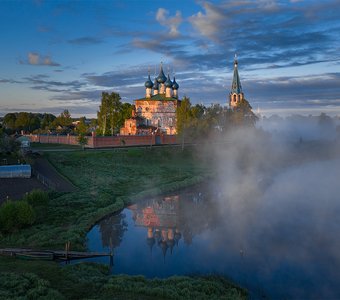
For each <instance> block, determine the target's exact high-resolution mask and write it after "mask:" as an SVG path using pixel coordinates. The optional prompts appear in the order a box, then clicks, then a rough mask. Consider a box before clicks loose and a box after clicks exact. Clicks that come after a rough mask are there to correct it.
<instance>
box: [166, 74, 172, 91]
mask: <svg viewBox="0 0 340 300" xmlns="http://www.w3.org/2000/svg"><path fill="white" fill-rule="evenodd" d="M165 87H167V88H171V87H172V82H171V80H170V76H169V74H168V78H167V80H166V81H165Z"/></svg>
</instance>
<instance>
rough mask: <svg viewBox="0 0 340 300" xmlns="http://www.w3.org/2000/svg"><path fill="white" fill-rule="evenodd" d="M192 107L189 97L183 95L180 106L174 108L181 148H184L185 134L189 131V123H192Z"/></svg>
mask: <svg viewBox="0 0 340 300" xmlns="http://www.w3.org/2000/svg"><path fill="white" fill-rule="evenodd" d="M191 109H192V107H191V102H190V98H188V97H184V98H183V100H182V101H181V104H180V106H179V107H178V108H177V110H176V117H177V124H176V126H177V132H178V134H179V136H180V137H181V140H182V150H183V149H184V143H185V139H186V135H187V133H188V131H189V128H190V125H191V123H192V110H191Z"/></svg>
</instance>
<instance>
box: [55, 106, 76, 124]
mask: <svg viewBox="0 0 340 300" xmlns="http://www.w3.org/2000/svg"><path fill="white" fill-rule="evenodd" d="M53 124H54V125H55V126H56V127H57V126H61V127H64V128H67V127H70V126H71V125H72V118H71V114H70V112H69V111H68V110H67V109H65V110H64V111H63V112H62V113H61V114H60V115H59V116H58V117H57V118H56V119H55V120H54V121H53Z"/></svg>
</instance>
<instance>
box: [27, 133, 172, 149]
mask: <svg viewBox="0 0 340 300" xmlns="http://www.w3.org/2000/svg"><path fill="white" fill-rule="evenodd" d="M26 136H27V137H29V139H30V141H31V142H36V143H46V144H52V143H53V144H64V145H78V141H77V136H74V135H39V134H36V135H33V134H31V135H26ZM177 143H178V141H177V135H120V136H96V135H93V136H88V137H87V145H86V147H87V148H113V147H124V146H148V145H150V146H152V145H173V144H177Z"/></svg>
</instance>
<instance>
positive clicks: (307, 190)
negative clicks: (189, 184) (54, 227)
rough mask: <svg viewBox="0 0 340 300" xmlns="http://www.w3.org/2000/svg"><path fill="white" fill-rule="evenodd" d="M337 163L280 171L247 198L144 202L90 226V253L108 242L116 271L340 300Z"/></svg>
mask: <svg viewBox="0 0 340 300" xmlns="http://www.w3.org/2000/svg"><path fill="white" fill-rule="evenodd" d="M339 166H340V161H330V162H326V163H319V162H317V163H310V164H306V165H304V166H303V167H299V168H296V169H294V168H292V169H290V170H286V171H285V172H283V173H282V174H279V175H276V177H275V178H273V180H271V181H270V182H269V183H268V184H266V186H265V187H264V188H263V191H261V193H256V194H254V195H253V196H252V197H250V198H249V197H248V198H247V199H242V198H240V199H231V198H230V195H229V194H228V192H226V191H223V190H224V189H223V188H221V187H218V185H217V184H216V183H215V184H209V185H205V186H199V187H195V188H191V189H187V190H183V191H181V192H179V193H173V194H169V195H166V196H163V197H156V198H150V199H145V200H144V201H141V202H138V204H135V205H132V206H129V207H127V208H126V209H124V210H123V211H122V212H121V213H119V214H117V215H113V216H110V217H108V218H106V219H104V220H103V221H101V222H100V223H98V224H97V225H96V226H94V227H93V228H92V230H91V231H90V232H89V233H88V236H87V237H88V244H87V245H88V249H89V250H91V251H109V249H110V245H112V246H113V248H114V262H113V266H112V273H114V274H120V273H126V274H131V275H133V274H143V275H145V276H147V277H167V276H171V275H176V274H177V275H180V274H208V273H219V274H223V275H226V276H227V277H229V278H230V279H231V280H233V281H234V282H237V283H239V284H240V285H242V286H244V287H246V288H247V289H249V290H250V292H251V294H252V296H253V297H254V298H262V297H268V298H275V299H340V254H339V251H340V250H339V249H340V238H339V234H340V219H339V214H340V204H339V202H340V201H339V200H340V187H339V184H338V181H339V178H340V176H339V175H340V173H339V169H340V168H339ZM323 172H326V173H323ZM320 174H323V175H322V179H320ZM302 178H303V180H302ZM292 182H296V183H297V184H292ZM316 182H317V185H313V184H315V183H316ZM222 191H223V192H222ZM92 260H93V259H92ZM95 261H97V262H102V263H105V264H108V263H109V259H108V258H100V259H95Z"/></svg>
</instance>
